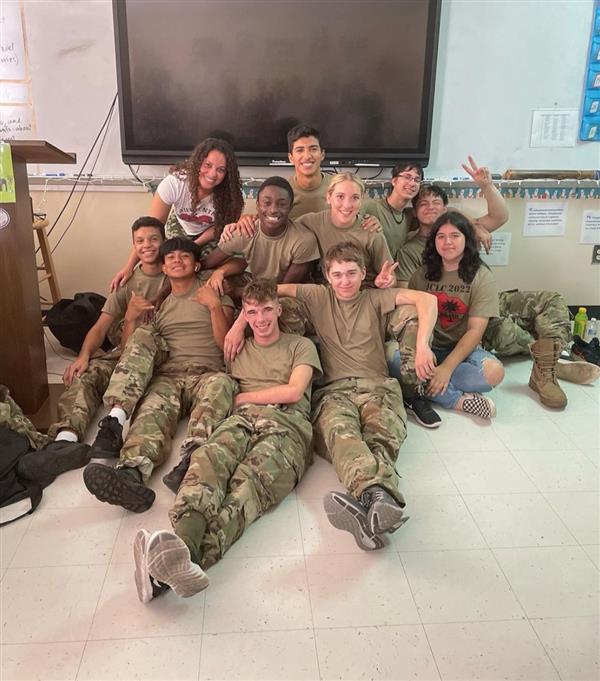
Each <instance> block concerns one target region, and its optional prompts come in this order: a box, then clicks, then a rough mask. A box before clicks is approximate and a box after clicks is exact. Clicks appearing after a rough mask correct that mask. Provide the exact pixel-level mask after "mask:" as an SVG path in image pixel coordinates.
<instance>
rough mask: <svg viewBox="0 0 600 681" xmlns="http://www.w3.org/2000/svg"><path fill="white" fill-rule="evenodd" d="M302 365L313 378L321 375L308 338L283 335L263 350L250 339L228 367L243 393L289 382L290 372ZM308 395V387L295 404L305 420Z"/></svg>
mask: <svg viewBox="0 0 600 681" xmlns="http://www.w3.org/2000/svg"><path fill="white" fill-rule="evenodd" d="M302 364H306V365H308V366H310V367H312V368H313V369H314V370H315V372H314V377H317V376H320V375H321V362H320V361H319V355H318V354H317V348H316V347H315V345H314V343H313V342H312V341H310V340H309V339H308V338H304V337H303V336H296V335H292V334H289V333H282V334H281V336H280V337H279V339H278V340H277V341H275V343H273V344H272V345H267V346H266V347H265V346H263V345H258V344H257V342H256V341H255V339H254V338H249V339H248V340H247V341H246V344H245V345H244V348H243V350H242V351H241V352H240V354H239V355H238V356H237V357H236V358H235V359H234V360H233V362H232V364H231V375H232V376H233V378H235V380H236V381H239V384H240V387H241V389H242V392H251V391H253V390H264V389H265V388H273V387H275V386H278V385H286V384H287V383H289V380H290V376H291V374H292V371H293V370H294V369H295V368H296V367H297V366H300V365H302ZM310 392H311V385H310V384H309V385H308V387H307V388H306V390H305V392H304V396H303V398H302V399H301V400H300V401H299V402H298V403H297V404H296V405H295V406H296V408H298V409H299V410H300V411H302V413H303V414H305V415H306V418H308V417H309V416H310Z"/></svg>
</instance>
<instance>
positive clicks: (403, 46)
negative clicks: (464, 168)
mask: <svg viewBox="0 0 600 681" xmlns="http://www.w3.org/2000/svg"><path fill="white" fill-rule="evenodd" d="M440 3H441V0H343V2H342V1H341V0H113V13H114V21H115V39H116V40H115V42H116V48H117V70H118V74H117V75H118V81H119V105H120V115H121V140H122V153H123V160H124V161H125V163H144V164H167V163H171V162H174V161H177V160H180V159H182V158H185V157H186V156H188V155H189V153H190V151H191V150H192V149H193V148H194V146H195V145H196V144H197V143H198V142H199V141H200V140H202V139H203V138H205V137H222V138H225V139H227V140H228V141H230V142H231V143H232V144H233V146H234V148H235V150H236V153H237V155H238V159H239V161H240V163H242V164H246V165H268V164H271V163H277V162H284V161H287V145H286V133H287V131H288V130H289V129H290V128H291V127H292V126H294V125H297V124H298V123H305V124H308V125H312V126H314V127H316V128H318V129H319V130H320V131H321V133H322V143H323V146H324V148H325V149H326V152H327V162H328V163H329V164H331V163H336V162H337V163H338V164H339V165H351V164H355V163H373V164H379V165H382V166H389V165H393V164H394V162H396V161H397V160H399V159H407V158H408V159H414V160H419V161H421V162H422V163H423V164H424V165H426V163H427V161H428V158H429V140H430V132H431V114H432V108H433V93H434V83H435V69H436V56H437V42H438V29H439V14H440ZM91 76H92V74H91Z"/></svg>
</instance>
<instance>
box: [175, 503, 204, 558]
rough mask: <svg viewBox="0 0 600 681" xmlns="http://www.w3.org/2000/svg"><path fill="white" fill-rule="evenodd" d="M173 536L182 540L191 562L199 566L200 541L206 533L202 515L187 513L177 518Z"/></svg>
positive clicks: (193, 512) (192, 512)
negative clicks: (188, 551)
mask: <svg viewBox="0 0 600 681" xmlns="http://www.w3.org/2000/svg"><path fill="white" fill-rule="evenodd" d="M174 530H175V534H176V535H177V536H178V537H179V538H180V539H183V541H184V542H185V545H186V546H187V547H188V549H189V550H190V556H191V558H192V561H193V562H194V563H196V565H200V560H201V559H202V551H201V549H200V547H201V545H202V539H203V538H204V533H205V532H206V520H205V519H204V516H203V515H202V513H199V512H198V511H188V512H187V513H186V514H185V515H184V516H182V517H181V518H179V520H178V521H177V523H176V524H175V527H174Z"/></svg>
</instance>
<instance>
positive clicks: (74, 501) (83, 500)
mask: <svg viewBox="0 0 600 681" xmlns="http://www.w3.org/2000/svg"><path fill="white" fill-rule="evenodd" d="M106 507H107V504H104V503H102V502H101V501H98V499H96V497H95V496H94V495H93V494H91V493H90V492H88V490H87V488H86V486H85V485H84V484H83V469H82V468H78V469H77V470H74V471H68V472H67V473H63V474H62V475H59V476H58V478H56V480H55V481H54V482H53V483H52V484H51V485H49V486H48V487H46V489H45V490H44V496H43V497H42V501H41V503H40V505H39V507H38V509H37V510H36V513H38V512H43V511H45V510H46V509H50V508H95V509H100V508H106Z"/></svg>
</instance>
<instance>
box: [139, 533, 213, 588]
mask: <svg viewBox="0 0 600 681" xmlns="http://www.w3.org/2000/svg"><path fill="white" fill-rule="evenodd" d="M146 556H147V558H146V560H147V565H148V571H149V573H150V574H151V575H152V577H154V579H156V580H158V581H159V582H163V584H168V585H169V586H170V587H171V589H173V591H174V592H175V593H176V594H177V595H178V596H181V597H182V598H189V597H190V596H194V595H195V594H197V593H199V592H200V591H204V589H206V587H207V586H208V584H209V580H208V577H207V576H206V573H205V572H204V570H202V568H201V567H200V566H199V565H196V564H195V563H192V560H191V557H190V551H189V549H188V547H187V546H186V545H185V542H184V541H183V539H180V538H179V537H178V536H177V535H176V534H174V533H172V532H168V531H159V532H155V533H154V534H153V535H152V537H151V539H150V542H149V544H148V547H147V551H146Z"/></svg>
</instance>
